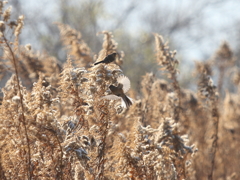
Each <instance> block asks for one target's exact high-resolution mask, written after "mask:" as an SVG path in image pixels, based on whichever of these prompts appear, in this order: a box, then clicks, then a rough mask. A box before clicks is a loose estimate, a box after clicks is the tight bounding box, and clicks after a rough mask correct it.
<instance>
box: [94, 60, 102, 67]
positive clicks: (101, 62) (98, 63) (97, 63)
mask: <svg viewBox="0 0 240 180" xmlns="http://www.w3.org/2000/svg"><path fill="white" fill-rule="evenodd" d="M100 63H102V61H99V62H96V63H94V66H96V65H97V64H100Z"/></svg>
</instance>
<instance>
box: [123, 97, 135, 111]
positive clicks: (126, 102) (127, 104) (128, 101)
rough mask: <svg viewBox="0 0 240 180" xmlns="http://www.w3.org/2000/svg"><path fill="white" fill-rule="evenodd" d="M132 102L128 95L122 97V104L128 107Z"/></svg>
mask: <svg viewBox="0 0 240 180" xmlns="http://www.w3.org/2000/svg"><path fill="white" fill-rule="evenodd" d="M132 104H133V101H132V100H131V98H130V97H127V96H126V95H125V96H123V97H122V106H123V107H126V108H129V107H130V106H131V105H132Z"/></svg>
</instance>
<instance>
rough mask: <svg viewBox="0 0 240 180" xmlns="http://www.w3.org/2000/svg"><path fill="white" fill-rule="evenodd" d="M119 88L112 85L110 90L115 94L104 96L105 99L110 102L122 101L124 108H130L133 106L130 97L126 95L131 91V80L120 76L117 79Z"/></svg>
mask: <svg viewBox="0 0 240 180" xmlns="http://www.w3.org/2000/svg"><path fill="white" fill-rule="evenodd" d="M117 82H118V86H114V85H110V86H109V89H110V90H111V92H112V93H113V94H111V95H107V96H104V97H103V98H106V99H109V100H117V99H121V100H122V106H123V107H124V108H128V107H129V106H131V105H132V104H133V101H132V99H131V98H130V97H128V96H126V95H125V93H126V92H127V91H128V90H129V89H130V80H129V79H128V78H127V77H126V76H119V77H118V78H117Z"/></svg>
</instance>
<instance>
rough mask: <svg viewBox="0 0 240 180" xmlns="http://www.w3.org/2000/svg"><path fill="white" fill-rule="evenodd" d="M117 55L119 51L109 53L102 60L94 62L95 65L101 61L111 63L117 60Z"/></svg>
mask: <svg viewBox="0 0 240 180" xmlns="http://www.w3.org/2000/svg"><path fill="white" fill-rule="evenodd" d="M116 55H117V53H112V54H109V55H107V56H106V57H105V58H104V59H103V60H102V61H99V62H96V63H94V65H95V66H96V65H97V64H100V63H104V64H108V63H111V62H113V61H114V60H115V58H116Z"/></svg>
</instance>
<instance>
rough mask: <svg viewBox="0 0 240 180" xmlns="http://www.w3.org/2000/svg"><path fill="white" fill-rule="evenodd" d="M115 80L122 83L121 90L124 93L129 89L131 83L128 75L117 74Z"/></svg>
mask: <svg viewBox="0 0 240 180" xmlns="http://www.w3.org/2000/svg"><path fill="white" fill-rule="evenodd" d="M117 82H118V83H121V84H122V85H123V92H124V93H126V92H128V90H129V89H130V86H131V83H130V80H129V79H128V77H126V76H119V77H118V78H117Z"/></svg>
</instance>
